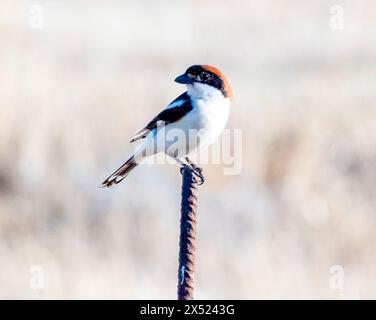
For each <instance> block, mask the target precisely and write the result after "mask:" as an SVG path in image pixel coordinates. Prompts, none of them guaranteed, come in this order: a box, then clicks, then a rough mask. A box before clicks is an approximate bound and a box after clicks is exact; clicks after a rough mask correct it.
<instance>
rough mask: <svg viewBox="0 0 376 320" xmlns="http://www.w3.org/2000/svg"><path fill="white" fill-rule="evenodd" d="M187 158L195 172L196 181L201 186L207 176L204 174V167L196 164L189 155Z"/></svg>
mask: <svg viewBox="0 0 376 320" xmlns="http://www.w3.org/2000/svg"><path fill="white" fill-rule="evenodd" d="M185 160H186V161H187V162H188V164H189V167H190V168H191V170H192V172H193V174H194V175H195V181H196V182H197V184H198V185H200V186H201V185H202V184H203V183H204V182H205V177H204V175H203V174H202V168H200V167H198V166H197V165H196V164H194V163H193V162H192V161H191V160H190V159H189V158H188V157H186V158H185Z"/></svg>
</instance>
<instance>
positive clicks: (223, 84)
mask: <svg viewBox="0 0 376 320" xmlns="http://www.w3.org/2000/svg"><path fill="white" fill-rule="evenodd" d="M175 82H177V83H181V84H186V85H187V86H188V91H189V90H190V89H192V88H194V90H196V91H198V92H202V93H204V92H206V93H207V92H208V91H217V92H220V93H221V94H222V95H223V96H224V97H225V98H228V99H231V98H232V91H231V87H230V85H229V83H228V81H227V78H226V76H225V75H224V74H223V73H222V72H221V71H219V70H218V69H217V68H215V67H212V66H209V65H207V64H203V65H193V66H191V67H189V68H188V69H187V70H186V71H185V73H183V74H182V75H180V76H178V77H177V78H176V79H175Z"/></svg>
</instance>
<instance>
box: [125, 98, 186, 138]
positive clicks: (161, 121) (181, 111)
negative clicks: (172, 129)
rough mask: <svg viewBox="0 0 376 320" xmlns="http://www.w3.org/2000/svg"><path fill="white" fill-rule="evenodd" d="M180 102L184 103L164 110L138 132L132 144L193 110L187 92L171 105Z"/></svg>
mask: <svg viewBox="0 0 376 320" xmlns="http://www.w3.org/2000/svg"><path fill="white" fill-rule="evenodd" d="M179 100H180V101H182V104H179V105H178V106H177V107H170V108H168V109H165V110H163V111H162V112H161V113H159V114H158V115H157V116H156V117H155V118H154V119H153V120H151V121H150V122H149V123H148V124H147V125H146V127H145V128H143V129H141V130H139V131H137V132H136V135H135V137H134V138H133V139H132V140H131V142H134V141H137V140H140V139H144V138H145V137H146V136H147V135H148V134H149V132H150V131H152V130H154V129H156V128H158V127H161V126H163V125H168V124H169V123H173V122H176V121H178V120H179V119H180V118H182V117H183V116H185V115H186V114H187V113H188V112H190V111H191V110H192V109H193V107H192V104H191V98H190V97H189V95H188V94H187V92H185V93H183V94H182V95H180V96H179V97H177V98H176V99H175V100H174V101H172V102H171V103H170V104H169V105H173V104H175V103H178V101H179Z"/></svg>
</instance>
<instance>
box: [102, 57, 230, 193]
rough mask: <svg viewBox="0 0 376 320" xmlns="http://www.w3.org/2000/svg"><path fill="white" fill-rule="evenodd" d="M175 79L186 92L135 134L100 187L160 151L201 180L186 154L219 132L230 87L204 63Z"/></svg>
mask: <svg viewBox="0 0 376 320" xmlns="http://www.w3.org/2000/svg"><path fill="white" fill-rule="evenodd" d="M175 82H177V83H179V84H183V85H185V86H186V91H185V92H184V93H182V94H181V95H180V96H178V97H177V98H176V99H175V100H173V101H172V102H171V103H170V104H169V105H167V107H166V108H165V109H164V110H163V111H161V112H160V113H159V114H158V115H157V116H156V117H154V118H153V119H152V120H151V121H150V122H149V123H148V124H147V125H146V126H145V127H144V128H142V129H140V130H139V131H137V132H136V133H135V135H134V137H133V138H132V140H131V142H136V141H142V143H141V144H140V145H139V146H138V148H136V150H135V152H134V154H133V155H132V156H131V157H130V158H129V159H128V160H127V161H126V162H125V163H124V164H122V165H121V167H120V168H119V169H117V170H116V171H115V172H114V173H113V174H111V175H110V176H109V177H108V178H107V179H106V180H104V181H103V182H102V184H101V185H100V187H112V186H115V185H117V184H118V183H120V182H121V181H123V180H124V178H125V177H127V176H128V175H129V173H130V172H131V171H132V170H133V169H135V168H136V167H137V166H138V165H139V164H141V163H142V162H143V161H144V160H145V159H146V158H147V157H150V156H153V155H155V154H158V153H160V152H164V153H165V154H166V155H167V156H169V157H171V158H173V159H174V160H176V161H177V162H178V163H179V164H180V165H181V166H182V167H184V168H189V169H191V170H193V172H194V173H195V174H196V176H198V177H199V178H200V179H201V183H203V176H202V174H201V168H199V167H198V166H197V165H195V164H194V163H193V162H192V161H191V160H190V159H189V157H188V155H190V154H193V153H196V152H199V151H201V150H203V149H205V148H207V147H208V146H210V145H211V144H212V143H213V142H214V141H215V140H216V139H217V138H218V137H219V136H220V135H221V133H222V131H223V130H224V128H225V126H226V123H227V121H228V117H229V112H230V104H231V101H232V99H233V94H232V89H231V87H230V84H229V82H228V80H227V78H226V76H225V75H224V74H223V73H222V72H221V71H220V70H219V69H217V68H216V67H213V66H211V65H207V64H203V65H192V66H190V67H189V68H188V69H187V70H186V71H185V72H184V73H183V74H181V75H179V76H178V77H177V78H176V79H175Z"/></svg>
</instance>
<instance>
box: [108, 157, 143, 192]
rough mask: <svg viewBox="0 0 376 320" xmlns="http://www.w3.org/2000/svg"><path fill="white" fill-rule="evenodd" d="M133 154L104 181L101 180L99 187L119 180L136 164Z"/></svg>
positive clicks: (113, 183) (109, 185) (110, 184)
mask: <svg viewBox="0 0 376 320" xmlns="http://www.w3.org/2000/svg"><path fill="white" fill-rule="evenodd" d="M137 165H138V163H137V162H136V160H135V158H134V156H132V157H130V158H129V159H128V160H127V161H126V162H125V163H124V164H123V165H122V166H121V167H120V168H119V169H117V170H116V171H115V172H114V173H113V174H112V175H110V176H109V177H108V178H107V179H106V180H105V181H103V182H102V184H101V188H103V187H112V186H114V185H116V184H118V183H119V182H121V181H122V180H123V179H124V178H125V177H126V176H127V175H128V174H129V173H130V172H131V171H132V170H133V169H134V168H135V167H136V166H137Z"/></svg>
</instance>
